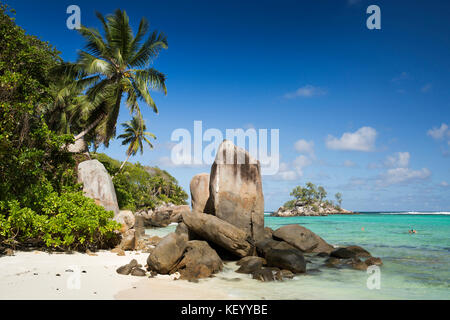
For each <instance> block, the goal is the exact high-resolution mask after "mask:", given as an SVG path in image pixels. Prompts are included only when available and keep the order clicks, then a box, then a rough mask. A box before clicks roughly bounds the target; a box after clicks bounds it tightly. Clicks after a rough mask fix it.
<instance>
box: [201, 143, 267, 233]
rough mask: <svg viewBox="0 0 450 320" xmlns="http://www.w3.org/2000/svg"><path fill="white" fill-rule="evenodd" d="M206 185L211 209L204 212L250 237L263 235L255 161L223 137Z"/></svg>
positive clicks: (260, 183) (262, 207)
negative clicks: (208, 190)
mask: <svg viewBox="0 0 450 320" xmlns="http://www.w3.org/2000/svg"><path fill="white" fill-rule="evenodd" d="M209 186H210V201H211V203H212V206H213V212H208V211H207V213H211V214H215V215H216V216H217V217H218V218H220V219H222V220H224V221H227V222H228V223H230V224H232V225H234V226H236V227H237V228H239V229H241V230H243V231H244V232H245V233H246V234H247V235H248V236H250V238H251V239H254V240H260V239H262V238H264V195H263V191H262V180H261V167H260V164H259V161H257V160H256V159H254V158H253V157H251V156H250V154H249V153H248V152H247V151H245V150H244V149H242V148H239V147H236V146H235V145H234V144H233V143H232V142H230V141H228V140H225V141H223V142H222V144H221V145H220V146H219V149H218V152H217V156H216V159H215V161H214V163H213V165H212V167H211V175H210V184H209ZM208 206H209V205H208Z"/></svg>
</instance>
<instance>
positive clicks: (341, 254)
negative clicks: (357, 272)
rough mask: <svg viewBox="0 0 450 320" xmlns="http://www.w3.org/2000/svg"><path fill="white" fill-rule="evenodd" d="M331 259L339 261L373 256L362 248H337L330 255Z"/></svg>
mask: <svg viewBox="0 0 450 320" xmlns="http://www.w3.org/2000/svg"><path fill="white" fill-rule="evenodd" d="M330 257H335V258H339V259H351V258H358V257H371V254H370V253H369V252H368V251H367V250H365V249H364V248H361V247H360V246H349V247H345V248H337V249H336V250H333V251H332V252H331V253H330Z"/></svg>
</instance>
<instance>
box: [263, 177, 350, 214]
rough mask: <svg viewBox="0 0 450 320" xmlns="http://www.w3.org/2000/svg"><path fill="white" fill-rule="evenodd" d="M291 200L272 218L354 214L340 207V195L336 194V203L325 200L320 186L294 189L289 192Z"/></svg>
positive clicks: (324, 192)
mask: <svg viewBox="0 0 450 320" xmlns="http://www.w3.org/2000/svg"><path fill="white" fill-rule="evenodd" d="M291 196H292V197H294V199H293V200H290V201H288V202H286V203H285V204H284V205H283V206H282V207H280V208H279V209H278V210H277V211H276V212H273V213H272V214H271V216H273V217H296V216H328V215H332V214H355V213H354V212H352V211H349V210H345V209H343V208H342V207H341V204H342V194H341V193H336V195H335V198H336V203H334V202H333V201H330V200H326V197H327V192H326V191H325V188H324V187H322V186H319V187H316V186H315V185H314V184H313V183H311V182H308V183H307V184H306V186H305V187H301V186H298V187H295V188H294V190H292V192H291Z"/></svg>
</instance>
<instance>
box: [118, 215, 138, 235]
mask: <svg viewBox="0 0 450 320" xmlns="http://www.w3.org/2000/svg"><path fill="white" fill-rule="evenodd" d="M114 221H116V222H118V223H120V224H121V225H122V229H121V232H122V233H125V232H127V231H128V230H129V229H132V228H133V227H134V225H135V223H136V218H135V217H134V214H133V212H131V211H129V210H121V211H120V212H119V214H118V215H117V216H115V217H114Z"/></svg>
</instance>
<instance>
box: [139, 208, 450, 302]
mask: <svg viewBox="0 0 450 320" xmlns="http://www.w3.org/2000/svg"><path fill="white" fill-rule="evenodd" d="M288 224H300V225H302V226H304V227H306V228H308V229H310V230H312V231H313V232H315V233H316V234H318V235H320V236H321V237H322V238H324V239H325V240H326V241H327V242H328V243H330V244H333V245H336V246H338V245H339V246H346V245H360V246H362V247H364V248H366V249H367V250H368V251H369V252H371V253H372V255H373V256H375V257H380V258H381V259H382V260H383V263H384V265H383V266H381V268H380V273H379V275H380V282H379V283H380V288H379V289H369V288H368V286H367V282H368V279H369V277H371V276H372V277H373V275H371V274H368V273H367V272H365V271H358V270H352V269H330V268H326V267H322V265H323V262H324V259H323V258H318V257H314V256H312V257H308V258H307V259H309V260H310V261H311V263H308V265H307V271H308V270H309V272H307V274H305V275H299V276H296V277H295V278H294V279H292V280H286V281H282V282H270V283H262V282H259V281H256V280H253V279H251V276H249V275H243V274H238V273H235V272H234V271H235V270H236V269H237V266H236V264H235V263H227V264H226V265H225V267H224V271H223V272H221V273H220V274H218V275H216V276H215V277H214V278H212V279H205V280H201V282H208V285H209V286H213V287H215V288H217V290H222V291H224V292H227V293H228V294H230V295H232V296H233V297H234V298H236V299H450V213H449V212H447V213H441V214H437V213H433V212H428V213H419V212H409V213H408V212H390V213H362V214H360V215H332V216H327V217H289V218H282V217H270V216H266V217H265V225H266V226H268V227H271V228H272V229H277V228H279V227H281V226H284V225H288ZM411 229H415V230H417V232H418V233H417V234H409V233H408V230H411ZM174 230H175V226H169V227H167V228H163V229H150V230H147V232H148V233H149V234H155V235H160V236H163V235H165V234H167V233H168V232H172V231H174ZM315 269H319V270H320V271H315ZM369 282H370V281H369Z"/></svg>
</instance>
